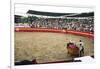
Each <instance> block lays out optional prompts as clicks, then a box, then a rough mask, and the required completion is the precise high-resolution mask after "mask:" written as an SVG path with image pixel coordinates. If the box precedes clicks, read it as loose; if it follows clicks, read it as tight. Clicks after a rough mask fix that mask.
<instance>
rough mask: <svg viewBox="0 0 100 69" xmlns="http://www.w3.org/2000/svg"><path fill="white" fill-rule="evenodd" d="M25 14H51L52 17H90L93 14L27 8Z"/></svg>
mask: <svg viewBox="0 0 100 69" xmlns="http://www.w3.org/2000/svg"><path fill="white" fill-rule="evenodd" d="M27 14H32V15H42V16H53V17H59V16H64V17H90V16H94V12H88V13H55V12H43V11H35V10H28V11H27Z"/></svg>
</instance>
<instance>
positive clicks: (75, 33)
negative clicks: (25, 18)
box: [15, 27, 94, 38]
mask: <svg viewBox="0 0 100 69" xmlns="http://www.w3.org/2000/svg"><path fill="white" fill-rule="evenodd" d="M15 32H54V33H65V34H74V35H80V36H86V37H92V38H94V34H93V33H91V32H79V31H72V30H64V29H63V30H62V29H47V28H30V27H16V28H15Z"/></svg>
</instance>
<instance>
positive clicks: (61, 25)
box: [16, 17, 94, 32]
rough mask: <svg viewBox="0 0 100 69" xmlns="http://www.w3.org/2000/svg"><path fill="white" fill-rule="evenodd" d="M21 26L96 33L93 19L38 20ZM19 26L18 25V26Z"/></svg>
mask: <svg viewBox="0 0 100 69" xmlns="http://www.w3.org/2000/svg"><path fill="white" fill-rule="evenodd" d="M19 25H20V26H25V27H31V28H50V29H54V28H55V29H66V30H74V31H81V32H94V19H93V17H89V18H84V19H82V18H81V19H73V18H71V19H67V18H37V19H35V20H33V21H32V23H31V24H29V23H27V24H26V23H25V24H19ZM16 26H18V24H16Z"/></svg>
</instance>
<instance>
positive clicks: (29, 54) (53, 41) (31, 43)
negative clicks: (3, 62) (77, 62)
mask: <svg viewBox="0 0 100 69" xmlns="http://www.w3.org/2000/svg"><path fill="white" fill-rule="evenodd" d="M80 39H81V40H83V42H84V48H85V55H93V53H94V46H93V40H92V39H89V38H87V37H82V36H76V35H71V34H61V33H44V32H15V61H21V60H33V59H36V60H37V62H38V63H44V62H54V61H64V60H69V59H72V57H71V56H69V55H68V54H67V49H66V44H67V43H68V42H69V40H73V41H74V42H75V43H76V44H77V45H78V42H79V40H80Z"/></svg>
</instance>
